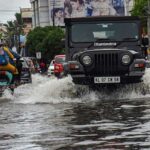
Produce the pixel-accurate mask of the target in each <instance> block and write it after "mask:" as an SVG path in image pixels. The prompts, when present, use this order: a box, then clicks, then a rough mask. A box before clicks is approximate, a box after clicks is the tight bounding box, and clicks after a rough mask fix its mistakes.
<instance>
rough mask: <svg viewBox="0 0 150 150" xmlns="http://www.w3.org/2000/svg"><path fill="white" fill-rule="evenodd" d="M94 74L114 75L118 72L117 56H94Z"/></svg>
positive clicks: (105, 54)
mask: <svg viewBox="0 0 150 150" xmlns="http://www.w3.org/2000/svg"><path fill="white" fill-rule="evenodd" d="M94 72H95V74H99V75H116V74H118V72H119V54H118V53H103V54H95V69H94Z"/></svg>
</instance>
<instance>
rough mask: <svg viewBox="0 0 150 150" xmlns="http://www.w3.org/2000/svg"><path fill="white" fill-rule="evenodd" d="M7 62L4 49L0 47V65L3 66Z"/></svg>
mask: <svg viewBox="0 0 150 150" xmlns="http://www.w3.org/2000/svg"><path fill="white" fill-rule="evenodd" d="M7 64H8V60H7V58H6V54H5V51H4V50H3V49H2V48H0V65H2V66H4V65H7Z"/></svg>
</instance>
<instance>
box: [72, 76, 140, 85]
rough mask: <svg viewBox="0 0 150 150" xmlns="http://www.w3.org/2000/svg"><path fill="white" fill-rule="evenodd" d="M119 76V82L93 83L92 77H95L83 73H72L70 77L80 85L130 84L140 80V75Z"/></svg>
mask: <svg viewBox="0 0 150 150" xmlns="http://www.w3.org/2000/svg"><path fill="white" fill-rule="evenodd" d="M119 77H120V82H118V83H95V82H94V78H95V77H92V76H90V77H87V76H84V75H73V76H72V79H73V82H74V83H75V84H80V85H94V84H99V85H104V84H105V85H109V84H130V83H139V82H142V76H119Z"/></svg>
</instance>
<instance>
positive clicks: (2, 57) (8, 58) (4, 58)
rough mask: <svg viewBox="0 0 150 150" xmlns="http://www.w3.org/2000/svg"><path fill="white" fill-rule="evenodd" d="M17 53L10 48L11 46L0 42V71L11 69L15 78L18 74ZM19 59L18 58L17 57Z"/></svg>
mask: <svg viewBox="0 0 150 150" xmlns="http://www.w3.org/2000/svg"><path fill="white" fill-rule="evenodd" d="M15 59H16V58H15V55H14V54H13V53H12V52H11V51H10V50H9V48H8V47H7V46H6V45H5V44H4V43H2V42H1V43H0V71H10V72H11V73H12V74H13V76H14V78H13V80H15V79H16V77H17V76H18V74H19V73H18V69H17V67H16V62H15ZM17 59H18V58H17Z"/></svg>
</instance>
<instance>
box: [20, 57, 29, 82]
mask: <svg viewBox="0 0 150 150" xmlns="http://www.w3.org/2000/svg"><path fill="white" fill-rule="evenodd" d="M20 61H21V62H22V71H21V83H32V77H31V70H30V67H29V65H28V63H27V61H26V60H25V59H24V58H21V59H20Z"/></svg>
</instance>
